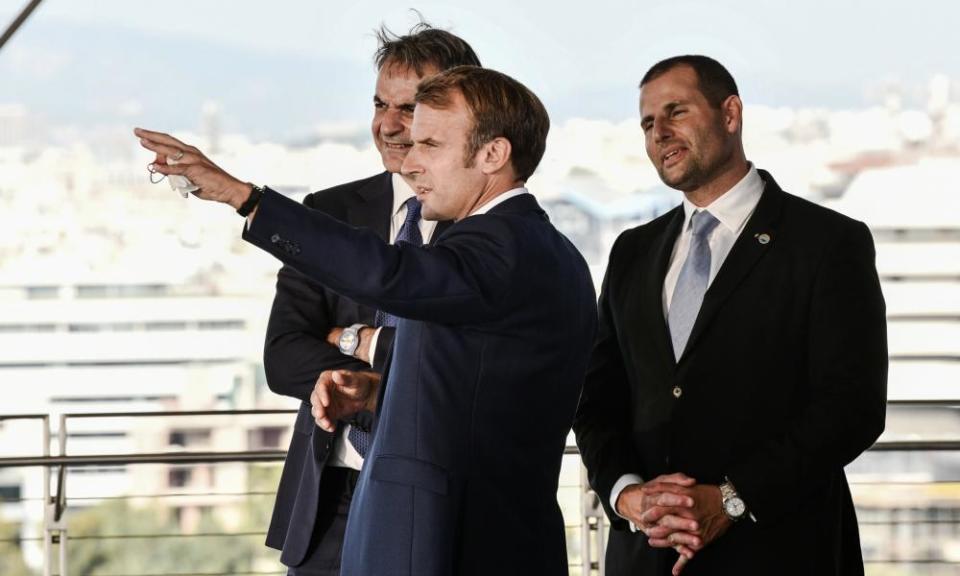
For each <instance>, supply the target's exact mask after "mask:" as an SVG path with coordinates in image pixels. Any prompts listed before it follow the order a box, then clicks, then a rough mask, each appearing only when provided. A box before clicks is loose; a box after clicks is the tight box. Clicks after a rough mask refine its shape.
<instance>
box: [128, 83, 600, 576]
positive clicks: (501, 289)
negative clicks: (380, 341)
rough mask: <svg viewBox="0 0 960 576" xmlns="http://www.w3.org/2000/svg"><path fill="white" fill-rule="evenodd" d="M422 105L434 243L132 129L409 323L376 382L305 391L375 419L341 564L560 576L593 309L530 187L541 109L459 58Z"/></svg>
mask: <svg viewBox="0 0 960 576" xmlns="http://www.w3.org/2000/svg"><path fill="white" fill-rule="evenodd" d="M416 100H417V107H416V112H415V114H414V119H413V125H412V128H411V134H412V137H413V141H414V145H413V149H412V150H411V151H410V153H409V154H408V155H407V157H406V159H405V160H404V164H403V168H402V170H403V173H404V175H405V176H406V177H407V178H408V180H409V181H410V182H411V183H412V185H413V187H414V190H415V191H416V193H417V198H418V199H419V200H420V201H421V203H422V213H423V216H424V217H425V218H428V219H452V220H455V221H456V222H455V224H454V225H452V226H451V227H450V228H449V229H447V230H446V231H445V232H444V233H443V234H442V235H441V236H440V237H439V238H438V239H437V240H436V241H435V242H434V244H433V245H432V246H429V247H416V246H412V245H410V244H405V243H399V244H396V245H388V244H386V243H385V242H384V241H383V240H382V239H380V238H379V237H378V236H376V234H374V233H372V232H370V231H368V230H363V229H357V228H352V227H350V226H347V225H344V224H342V223H340V222H338V221H336V220H334V219H333V218H330V217H329V216H327V215H325V214H322V213H320V212H316V211H311V210H308V209H306V208H304V207H303V206H301V205H299V204H297V203H295V202H292V201H290V200H288V199H286V198H284V197H283V196H281V195H279V194H276V193H275V192H272V191H270V190H269V189H267V190H263V189H261V188H258V187H255V186H253V185H251V184H249V183H244V182H241V181H239V180H237V179H235V178H233V177H232V176H229V175H228V174H226V173H224V172H223V171H222V170H220V169H219V168H217V167H216V166H215V165H213V164H212V163H211V162H210V161H209V160H208V159H206V158H205V157H204V156H203V155H202V154H201V153H200V152H199V151H198V150H196V149H195V148H192V147H189V146H187V145H185V144H183V143H182V142H179V141H177V140H176V139H173V138H171V137H169V136H167V135H164V134H159V133H154V132H148V131H142V130H138V131H137V134H138V136H140V137H141V142H142V143H143V145H144V147H146V148H148V149H149V150H152V151H154V152H156V153H157V161H156V170H157V171H159V172H162V173H164V174H182V175H185V176H187V177H188V178H190V179H191V180H193V181H194V182H195V183H196V184H197V185H199V186H200V191H199V192H198V195H199V196H200V197H201V198H204V199H209V200H215V201H219V202H224V203H228V204H230V205H231V206H233V207H234V208H237V209H238V212H240V213H241V214H242V215H245V216H248V218H251V219H252V222H251V223H250V225H249V229H248V230H246V232H245V238H246V239H247V240H249V241H250V242H252V243H254V244H256V245H257V246H260V247H262V248H264V249H265V250H267V251H268V252H270V253H271V254H274V255H275V256H277V257H278V258H280V259H281V260H282V261H284V262H285V263H287V264H290V265H292V266H295V267H296V268H297V269H298V270H300V271H301V272H303V273H304V274H306V275H308V276H311V277H313V278H316V279H317V280H319V281H320V282H322V283H323V284H324V285H326V286H327V287H328V288H330V289H331V290H333V291H335V292H338V293H341V294H344V295H347V296H349V297H351V298H353V299H354V300H356V301H357V302H360V303H361V304H365V305H368V306H373V307H376V308H378V309H381V310H384V311H385V312H388V313H390V314H393V315H396V316H398V317H400V318H402V320H400V322H399V325H398V327H397V335H396V340H395V345H394V350H393V360H392V362H391V364H390V366H389V368H388V371H387V375H386V376H385V382H386V385H385V386H384V387H383V388H378V386H377V383H376V379H372V378H362V377H352V376H351V375H350V374H340V373H338V374H340V376H339V381H338V379H337V378H332V377H331V378H326V379H321V381H320V382H319V383H318V386H317V388H316V389H315V391H314V404H313V409H314V416H315V417H316V419H317V421H318V423H320V424H321V426H322V427H324V428H325V429H328V430H330V429H332V428H333V427H334V426H335V422H336V420H338V419H341V418H343V417H345V416H347V415H348V414H350V413H352V412H357V411H359V410H361V409H363V408H367V409H373V408H376V409H377V410H378V411H379V419H378V421H377V431H376V434H375V436H374V441H373V444H372V446H371V448H370V452H369V453H368V456H367V463H366V464H365V466H364V469H363V472H362V473H361V478H360V483H359V485H358V488H357V493H356V495H355V497H354V500H353V505H352V507H351V510H350V517H349V520H348V525H347V534H346V539H345V542H344V552H343V566H342V574H344V575H345V576H355V575H356V576H360V575H363V576H371V575H372V576H376V575H387V574H390V575H394V574H397V575H415V576H431V575H447V574H523V575H527V574H538V575H539V574H545V575H558V576H559V575H561V574H563V575H565V574H566V573H567V560H566V550H565V544H564V529H563V518H562V516H561V514H560V509H559V506H558V505H557V501H556V490H557V479H558V475H559V471H560V461H561V458H562V454H563V448H564V444H565V439H566V435H567V432H568V431H569V428H570V425H571V422H572V419H573V415H574V412H575V409H576V405H577V400H578V398H579V394H580V387H581V384H582V381H583V377H584V374H585V371H586V364H587V357H588V355H589V349H590V346H591V344H592V339H593V336H594V333H595V328H596V304H595V294H594V290H593V284H592V281H591V279H590V275H589V272H588V270H587V266H586V263H585V262H584V261H583V258H582V257H581V256H580V254H579V253H578V252H577V251H576V249H575V248H574V247H573V245H572V244H571V243H570V242H569V241H568V240H567V239H566V238H564V237H563V236H562V235H561V234H560V233H559V232H557V231H556V229H555V228H554V227H553V226H552V225H551V224H550V222H549V220H548V219H547V217H546V215H545V214H544V212H543V211H542V210H541V209H540V207H539V206H538V204H537V202H536V200H535V199H534V197H533V196H532V195H530V194H529V193H528V192H527V190H526V188H524V184H525V183H526V180H527V179H528V178H529V177H530V175H531V174H532V173H533V171H534V170H535V169H536V166H537V164H538V163H539V161H540V158H541V157H542V155H543V151H544V148H545V143H546V135H547V131H548V129H549V119H548V117H547V114H546V110H545V109H544V108H543V106H542V104H541V103H540V101H539V100H538V99H537V97H536V96H535V95H534V94H533V93H532V92H530V91H529V90H528V89H527V88H525V87H524V86H523V85H521V84H519V83H518V82H516V81H515V80H513V79H511V78H509V77H507V76H505V75H503V74H500V73H498V72H495V71H492V70H484V69H481V68H476V67H470V66H465V67H457V68H454V69H452V70H448V71H446V72H443V73H441V74H438V75H437V76H434V77H432V78H429V79H427V80H425V81H424V82H423V83H421V85H420V86H419V88H418V92H417V97H416ZM181 153H182V154H181ZM171 156H172V157H176V158H179V160H180V162H181V163H180V164H178V165H176V166H170V165H167V164H166V158H167V157H171ZM253 216H255V219H254V218H253ZM351 262H363V263H364V266H363V267H362V268H360V267H354V266H350V265H349V264H350V263H351Z"/></svg>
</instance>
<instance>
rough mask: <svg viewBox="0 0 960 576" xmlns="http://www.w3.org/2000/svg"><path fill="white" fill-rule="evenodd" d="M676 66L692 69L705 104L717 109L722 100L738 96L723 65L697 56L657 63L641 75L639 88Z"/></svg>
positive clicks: (733, 81)
mask: <svg viewBox="0 0 960 576" xmlns="http://www.w3.org/2000/svg"><path fill="white" fill-rule="evenodd" d="M677 66H689V67H690V68H693V71H694V73H696V75H697V85H698V86H699V88H700V93H702V94H703V96H704V98H706V99H707V102H709V103H710V104H712V105H713V106H716V107H717V108H719V107H720V106H722V105H723V102H724V100H726V99H727V98H729V97H730V96H739V95H740V91H739V90H738V89H737V82H736V81H735V80H734V79H733V76H732V75H731V74H730V72H729V71H728V70H727V69H726V68H724V67H723V64H721V63H719V62H717V61H716V60H714V59H713V58H710V57H709V56H701V55H698V54H687V55H684V56H674V57H673V58H667V59H666V60H661V61H659V62H657V63H656V64H654V65H653V66H651V67H650V69H649V70H647V73H646V74H644V75H643V80H640V87H641V88H643V86H644V85H645V84H646V83H647V82H650V81H651V80H655V79H657V78H658V77H660V76H662V75H663V74H665V73H667V72H669V71H670V70H673V69H674V68H676V67H677Z"/></svg>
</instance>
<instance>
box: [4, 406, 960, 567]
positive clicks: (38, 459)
mask: <svg viewBox="0 0 960 576" xmlns="http://www.w3.org/2000/svg"><path fill="white" fill-rule="evenodd" d="M889 405H890V406H891V407H897V406H900V407H949V408H960V400H958V401H949V400H931V401H891V402H889ZM295 412H296V411H295V410H216V411H214V410H208V411H184V412H179V411H171V412H111V413H69V414H62V415H60V417H59V419H58V420H57V421H58V423H59V426H58V429H57V430H56V437H57V440H58V452H59V453H58V454H56V455H51V454H50V444H51V438H52V437H53V434H52V430H51V427H50V424H51V418H50V416H49V415H46V414H20V415H0V422H2V421H9V420H38V421H40V422H42V424H43V433H42V436H43V445H42V454H41V455H39V456H16V457H4V458H0V469H4V468H25V467H39V468H42V469H43V477H44V490H43V504H44V529H43V547H42V548H43V555H44V570H43V574H44V576H53V572H52V566H53V564H54V558H55V556H54V552H55V551H56V553H57V554H56V559H57V564H58V565H59V567H60V572H59V576H69V575H68V573H67V566H68V563H67V543H68V530H67V525H66V522H65V516H64V512H65V511H66V509H67V493H66V486H67V484H66V481H67V468H68V467H69V468H82V467H96V466H126V465H130V464H134V465H142V464H168V465H196V464H217V463H262V462H280V461H282V460H283V459H284V457H285V455H286V451H284V450H232V451H211V450H203V451H167V452H153V453H132V454H83V455H69V454H67V438H68V430H67V428H68V423H69V422H70V421H74V420H79V419H93V418H101V419H102V418H128V417H129V418H166V417H178V418H180V417H188V418H198V417H204V416H211V417H216V416H243V417H250V416H255V415H270V414H293V413H295ZM918 451H921V452H945V451H947V452H958V451H960V440H894V441H879V442H877V443H876V444H875V445H874V446H873V447H871V449H870V452H876V453H882V452H918ZM577 454H578V451H577V448H576V447H575V446H567V447H566V449H565V455H567V456H574V455H577ZM54 479H55V486H56V489H55V490H54V491H52V492H51V481H52V480H54ZM579 482H580V499H579V500H580V516H579V522H578V525H579V526H578V527H579V536H580V543H579V549H580V558H581V564H580V565H581V566H582V570H583V574H584V576H588V575H590V574H598V575H599V576H602V575H603V573H604V566H603V553H604V550H605V538H606V528H607V521H606V518H605V513H604V511H603V508H602V506H601V505H600V502H599V499H598V497H597V496H596V494H595V493H593V492H592V491H591V490H590V489H589V486H588V483H587V478H586V471H585V470H584V469H583V467H582V466H581V467H580V480H579ZM879 483H880V484H890V483H889V482H879ZM920 483H921V484H931V483H930V482H920ZM854 484H855V483H854ZM865 484H868V483H865ZM957 484H960V482H957ZM270 494H271V493H267V492H264V493H263V494H261V495H263V496H268V495H270ZM210 495H211V494H210V493H205V494H195V493H190V494H186V493H185V494H180V495H179V496H210ZM221 495H223V496H226V495H235V496H249V495H250V494H249V493H242V494H240V493H238V494H221ZM157 496H158V495H149V497H151V498H152V497H157ZM159 496H165V497H173V496H177V494H163V495H159ZM133 497H134V496H130V495H126V496H114V498H133ZM104 498H111V497H110V496H107V497H102V496H101V497H96V498H91V500H99V499H104ZM74 499H75V500H82V498H74ZM913 522H914V523H915V524H923V525H936V524H950V525H951V526H956V527H957V530H958V532H960V509H958V513H957V517H956V519H953V520H938V519H924V518H921V519H917V520H914V521H913ZM902 523H903V522H892V521H882V520H865V521H864V522H862V525H863V526H864V527H867V526H871V525H882V526H891V527H895V526H898V525H900V524H902ZM573 527H577V525H576V524H574V525H568V528H573ZM263 535H264V532H249V533H247V532H244V533H230V534H224V533H216V534H212V533H211V534H205V533H193V534H190V536H191V537H208V536H209V537H213V536H263ZM163 536H164V537H173V536H176V535H171V534H166V535H163ZM110 537H111V538H114V537H115V538H121V537H126V538H137V537H146V536H142V535H141V536H138V535H126V536H124V535H122V534H121V535H113V536H110ZM91 538H93V537H87V536H79V537H73V539H75V540H78V541H83V540H85V539H91ZM97 538H100V539H102V538H104V536H102V535H100V536H97ZM866 562H868V563H885V564H890V563H896V564H901V565H909V564H931V565H936V564H942V565H947V566H954V567H956V566H960V561H955V560H938V559H929V558H913V559H910V558H906V559H897V558H880V559H877V558H867V559H866ZM234 573H235V574H241V573H243V574H273V573H278V572H245V573H244V572H234ZM279 573H282V572H279ZM138 576H148V575H138Z"/></svg>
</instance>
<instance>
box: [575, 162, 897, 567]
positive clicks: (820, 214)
mask: <svg viewBox="0 0 960 576" xmlns="http://www.w3.org/2000/svg"><path fill="white" fill-rule="evenodd" d="M760 174H761V177H762V178H763V179H764V181H765V188H764V192H763V195H762V197H761V199H760V201H759V204H758V206H757V208H756V210H755V212H754V214H753V216H752V217H751V218H750V220H749V221H748V223H747V225H746V228H745V229H744V230H743V232H742V234H741V235H740V237H739V238H738V239H737V241H736V243H735V244H734V246H733V248H732V249H731V251H730V253H729V255H728V256H727V259H726V260H725V261H724V263H723V266H722V267H721V269H720V271H719V272H718V274H717V276H716V278H715V279H714V281H713V283H712V284H711V285H710V287H709V289H708V290H707V292H706V294H705V296H704V301H703V305H702V307H701V310H700V314H699V316H698V318H697V320H696V322H695V324H694V327H693V331H692V333H691V336H690V340H689V343H688V345H687V348H686V350H685V352H684V354H683V356H682V357H681V358H680V359H679V361H675V359H674V353H673V350H672V345H671V340H670V335H669V329H668V327H667V323H666V321H665V319H664V316H663V304H662V290H663V281H664V277H665V275H666V272H667V268H668V264H669V260H670V254H671V251H672V248H673V245H674V242H675V240H676V238H677V236H678V234H679V232H680V227H681V224H682V222H683V208H682V206H681V207H678V208H676V209H675V210H673V211H671V212H669V213H667V214H665V215H664V216H662V217H660V218H658V219H656V220H654V221H652V222H650V223H648V224H645V225H643V226H639V227H637V228H634V229H632V230H628V231H626V232H624V233H623V234H622V235H621V236H620V237H619V238H618V240H617V241H616V243H615V244H614V246H613V249H612V250H611V253H610V263H609V267H608V269H607V274H606V278H605V280H604V285H603V290H602V292H601V296H600V306H599V308H600V328H599V335H598V339H597V342H596V346H595V348H594V353H593V357H592V360H591V365H590V369H589V371H588V376H587V381H586V384H585V387H584V392H583V396H582V399H581V403H580V407H579V410H578V414H577V420H576V423H575V425H574V430H575V432H576V435H577V443H578V445H579V446H580V450H581V452H582V454H583V460H584V463H585V464H586V466H587V469H588V471H589V475H590V482H591V485H592V487H593V488H594V489H595V490H596V491H597V493H598V495H599V497H600V499H601V501H602V502H603V505H604V507H606V508H607V512H608V516H609V518H610V519H611V521H612V524H613V528H614V529H613V530H612V532H611V536H610V542H609V546H608V548H607V573H608V575H609V576H619V575H625V574H650V575H665V574H669V573H670V567H671V566H672V565H673V562H674V560H675V559H676V553H675V552H674V551H673V550H670V549H667V550H662V549H653V548H650V547H648V546H647V543H646V537H645V536H644V535H643V534H641V533H636V534H633V533H630V532H629V531H627V523H626V522H625V521H624V520H623V519H621V518H620V517H619V516H618V515H616V514H615V513H614V512H613V511H612V510H611V509H610V504H609V499H610V492H611V489H612V487H613V484H614V483H615V482H616V481H617V480H618V479H619V478H620V477H621V476H622V475H623V474H626V473H634V474H639V475H640V476H641V477H643V478H645V479H653V478H655V477H656V476H659V475H661V474H667V473H672V472H683V473H685V474H688V475H689V476H692V477H693V478H695V479H696V480H697V481H698V482H700V483H707V484H721V483H723V481H724V478H725V477H729V479H730V480H731V481H732V482H733V484H734V485H735V486H736V488H737V490H738V492H739V493H740V495H741V496H742V497H743V499H744V501H745V502H746V503H747V506H748V507H749V509H750V510H751V511H752V512H753V513H754V515H755V516H756V519H757V522H753V521H751V520H749V519H748V520H744V521H742V522H739V523H737V524H735V525H734V526H733V527H732V529H731V530H730V531H729V532H728V533H727V534H725V535H724V536H722V537H721V538H720V539H719V540H717V541H716V542H714V543H713V544H711V545H710V546H708V547H706V548H704V549H703V550H702V551H701V552H700V553H699V554H697V556H695V557H694V558H693V560H692V561H691V562H690V563H689V564H688V565H687V567H686V569H685V570H684V575H685V576H696V575H698V574H710V575H716V574H738V575H741V574H764V575H769V574H797V575H801V574H802V575H804V576H809V575H813V574H816V575H817V576H828V575H840V574H843V575H848V574H862V573H863V564H862V557H861V553H860V544H859V536H858V531H857V520H856V516H855V513H854V508H853V504H852V501H851V498H850V492H849V488H848V486H847V481H846V478H845V476H844V472H843V467H844V466H845V465H846V464H847V463H849V462H850V461H851V460H853V459H854V458H856V457H857V455H859V454H860V453H861V452H862V451H863V450H865V449H866V448H868V447H869V446H870V445H871V444H872V443H873V442H874V440H875V439H876V438H877V437H878V436H879V434H880V433H881V432H882V430H883V427H884V417H885V403H886V375H887V349H886V321H885V307H884V302H883V296H882V294H881V292H880V284H879V280H878V278H877V273H876V269H875V265H874V249H873V241H872V239H871V236H870V232H869V230H868V229H867V227H866V226H864V225H863V224H862V223H860V222H856V221H854V220H851V219H849V218H847V217H844V216H842V215H840V214H837V213H835V212H832V211H830V210H827V209H825V208H822V207H820V206H817V205H814V204H812V203H810V202H807V201H805V200H802V199H800V198H797V197H795V196H791V195H790V194H787V193H786V192H783V191H782V190H781V189H780V187H779V186H778V185H777V184H776V182H775V181H774V180H773V178H772V177H771V176H770V175H769V174H767V173H766V172H763V171H761V172H760ZM764 234H765V235H766V237H763V238H762V237H761V236H762V235H764ZM766 238H769V241H768V242H767V243H764V242H763V241H762V240H763V239H766ZM675 386H680V387H681V389H682V391H683V392H682V396H681V397H680V398H676V397H674V395H673V394H672V390H673V388H674V387H675Z"/></svg>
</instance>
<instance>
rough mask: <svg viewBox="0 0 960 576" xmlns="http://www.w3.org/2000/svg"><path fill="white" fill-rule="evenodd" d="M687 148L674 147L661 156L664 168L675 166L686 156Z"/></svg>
mask: <svg viewBox="0 0 960 576" xmlns="http://www.w3.org/2000/svg"><path fill="white" fill-rule="evenodd" d="M686 153H687V150H686V149H685V148H674V149H673V150H670V151H669V152H667V153H666V154H664V155H663V156H662V157H661V161H662V163H663V166H664V168H667V167H670V166H673V165H674V164H676V163H677V162H679V161H680V160H682V159H683V157H684V156H686Z"/></svg>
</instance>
